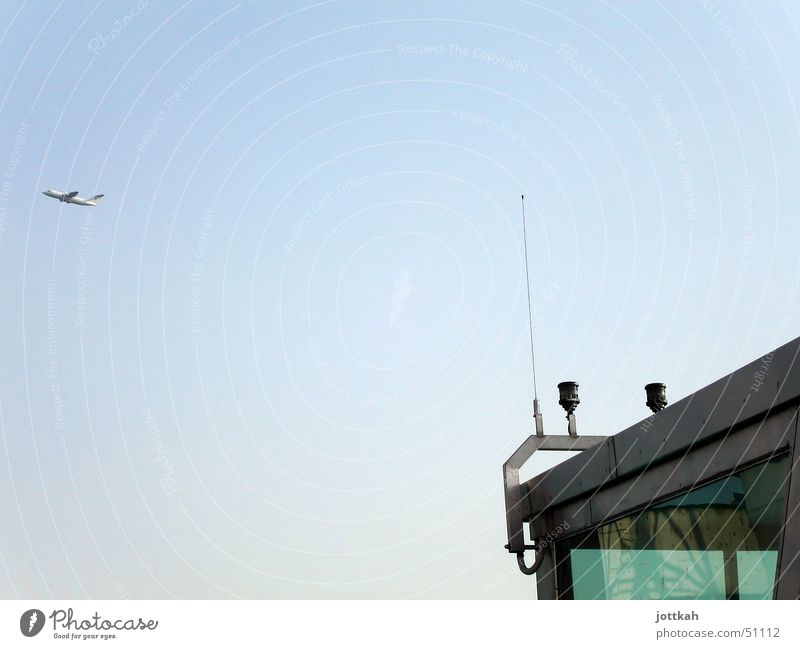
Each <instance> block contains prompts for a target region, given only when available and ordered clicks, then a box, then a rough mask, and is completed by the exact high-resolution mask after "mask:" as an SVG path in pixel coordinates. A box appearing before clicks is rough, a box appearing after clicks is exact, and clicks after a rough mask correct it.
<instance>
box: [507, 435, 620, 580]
mask: <svg viewBox="0 0 800 649" xmlns="http://www.w3.org/2000/svg"><path fill="white" fill-rule="evenodd" d="M537 428H538V426H537ZM537 433H538V431H537ZM606 439H608V438H607V437H605V436H603V435H581V436H578V435H572V434H570V435H567V436H565V435H544V434H536V435H531V436H530V437H528V439H526V440H525V441H524V442H523V443H522V445H521V446H520V447H519V448H518V449H517V450H516V451H514V453H512V455H511V457H510V458H508V459H507V460H506V462H505V464H503V484H504V488H505V497H506V529H507V531H508V545H507V546H506V548H508V551H509V552H510V553H512V554H516V555H517V564H518V565H519V569H520V570H521V571H522V572H523V573H525V574H526V575H532V574H534V573H535V572H536V571H537V570H538V569H539V566H541V564H542V560H543V559H544V553H545V551H546V545H544V546H543V545H540V544H536V545H535V546H529V545H525V531H524V529H523V523H524V522H525V520H526V519H527V518H529V517H530V514H531V512H530V511H529V509H528V503H527V500H526V499H523V497H522V489H521V488H520V483H519V471H520V469H521V468H522V466H523V465H524V464H525V463H526V462H527V461H528V460H529V459H530V458H531V457H532V456H533V454H534V453H535V452H536V451H585V450H586V449H589V448H592V447H593V446H596V445H597V444H599V443H600V442H603V441H605V440H606ZM533 548H537V549H538V551H537V553H536V559H535V561H534V563H533V565H532V566H531V567H530V568H528V567H527V566H526V565H525V550H530V549H533Z"/></svg>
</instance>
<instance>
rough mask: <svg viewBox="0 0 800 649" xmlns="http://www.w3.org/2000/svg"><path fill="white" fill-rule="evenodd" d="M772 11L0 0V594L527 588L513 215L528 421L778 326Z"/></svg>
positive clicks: (786, 49) (483, 592) (616, 421)
mask: <svg viewBox="0 0 800 649" xmlns="http://www.w3.org/2000/svg"><path fill="white" fill-rule="evenodd" d="M799 25H800V10H798V7H797V6H796V5H794V4H791V3H781V2H771V3H753V2H725V3H723V2H721V0H714V2H713V3H712V2H703V1H701V0H697V1H692V2H688V1H685V2H663V3H659V2H649V3H648V2H642V3H639V2H637V3H633V2H612V3H608V2H594V3H587V2H567V3H565V2H561V1H552V2H523V1H511V0H509V1H504V2H492V3H488V2H456V1H448V2H367V1H364V2H317V3H314V4H311V3H309V4H306V3H305V2H299V1H294V2H242V3H240V4H230V5H229V6H227V7H226V6H223V3H210V2H206V3H199V2H186V3H185V4H180V3H178V2H175V3H162V2H155V1H153V0H151V1H150V2H146V1H145V0H140V1H139V2H138V4H137V2H136V1H135V0H121V1H120V2H113V3H112V2H104V3H101V4H100V5H99V6H97V7H96V8H92V7H90V6H89V5H88V4H86V3H68V2H61V3H56V2H52V3H49V4H48V3H42V2H26V3H23V4H20V5H15V4H14V3H13V2H4V3H2V5H0V30H2V36H1V37H0V38H1V39H2V40H1V44H0V56H1V57H2V60H3V65H2V67H1V68H0V116H1V117H2V120H1V121H0V176H1V177H0V268H2V280H1V281H0V303H2V305H3V306H2V318H0V336H2V341H3V343H2V346H1V347H0V368H2V369H1V370H0V430H2V445H0V556H1V557H2V565H1V566H0V596H2V597H23V598H42V597H58V598H79V597H91V598H116V597H138V598H165V597H173V596H174V597H181V598H189V597H213V598H225V597H244V598H257V597H314V598H323V597H359V598H373V597H392V598H405V597H424V598H432V597H451V598H452V597H458V598H461V597H464V598H471V597H480V598H485V597H492V598H494V597H511V598H528V597H533V596H534V592H535V580H534V578H531V577H525V576H523V575H522V574H520V573H519V572H518V570H517V568H516V564H515V561H514V560H513V557H511V556H510V555H508V554H507V553H506V552H505V550H504V549H503V544H504V543H505V538H504V536H505V527H504V512H503V497H502V491H501V465H502V463H503V461H504V460H505V459H506V458H507V457H508V455H510V453H511V452H513V450H514V449H515V448H516V447H517V446H518V445H519V444H520V443H521V442H522V441H523V440H524V438H525V437H526V435H528V434H529V433H530V432H531V428H532V426H531V423H532V422H531V417H530V413H531V404H530V402H531V398H532V395H531V390H532V387H531V372H530V363H529V360H530V359H529V355H528V354H529V352H528V346H527V345H528V340H527V305H526V300H525V276H524V271H523V268H524V267H523V239H522V229H521V223H520V210H519V208H520V194H521V193H525V194H526V209H527V215H528V226H529V228H528V234H529V250H530V255H529V258H530V264H531V270H532V273H533V287H532V290H533V302H534V310H535V329H536V340H537V356H538V358H537V360H538V367H537V373H538V380H539V388H540V398H541V400H542V406H543V410H544V417H545V428H546V430H547V431H548V432H560V433H562V432H565V429H566V422H565V420H564V413H563V411H562V410H561V408H560V407H559V406H558V404H557V395H556V390H555V385H556V383H558V382H559V381H563V380H576V381H579V382H580V384H581V405H580V406H579V408H578V410H577V412H576V414H577V417H578V429H579V432H582V433H586V434H613V433H616V432H618V431H619V430H622V429H623V428H625V427H627V426H629V425H631V424H633V423H635V422H637V421H638V420H640V419H642V418H644V417H645V416H646V415H647V414H649V411H647V409H646V408H645V405H644V400H645V399H644V390H643V386H644V384H645V383H648V382H650V381H663V382H665V383H666V384H667V386H668V387H667V390H668V397H669V399H670V401H672V402H674V401H676V400H677V399H679V398H680V397H682V396H685V395H687V394H689V393H691V392H693V391H695V390H696V389H698V388H700V387H702V386H704V385H706V384H708V383H709V382H711V381H713V380H714V379H716V378H718V377H720V376H722V375H724V374H726V373H728V372H730V371H732V370H735V369H736V368H737V367H739V366H741V365H743V364H744V363H745V362H748V361H750V360H753V359H755V358H757V357H759V356H760V355H762V354H764V353H765V352H767V351H769V350H771V349H773V348H775V347H777V346H779V345H780V344H782V343H784V342H786V341H787V340H790V339H792V338H794V337H795V336H796V335H797V333H798V324H800V296H799V295H798V294H799V292H800V256H798V252H797V251H798V245H799V244H800V220H798V208H799V207H800V182H798V169H800V134H799V133H798V130H799V129H798V127H799V126H800V116H799V115H798V106H797V103H796V100H795V97H796V96H800V45H799V43H800V40H799V39H798V31H799V30H798V26H799ZM48 188H54V189H57V190H63V191H73V190H80V192H81V195H82V196H92V195H93V194H96V193H103V194H105V198H104V199H103V201H102V202H101V203H100V205H99V206H98V207H96V208H86V207H78V206H74V205H64V204H60V203H59V202H57V201H55V200H53V199H51V198H47V197H45V196H43V195H42V193H41V192H42V191H43V190H45V189H48ZM561 457H562V456H555V455H550V456H548V457H545V458H541V457H540V458H536V459H535V460H534V461H533V462H532V465H531V467H530V468H529V469H528V471H527V473H526V475H532V474H534V473H537V472H539V471H541V470H543V469H545V468H546V467H547V466H549V465H550V464H552V463H553V462H555V461H557V460H559V459H561Z"/></svg>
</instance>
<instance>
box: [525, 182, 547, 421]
mask: <svg viewBox="0 0 800 649" xmlns="http://www.w3.org/2000/svg"><path fill="white" fill-rule="evenodd" d="M522 242H523V246H524V248H525V282H526V285H527V287H528V331H529V332H530V335H531V370H532V372H533V418H534V420H535V422H536V434H537V435H544V426H543V424H542V415H541V413H540V412H539V392H538V390H537V387H536V352H535V350H534V345H533V307H532V306H531V274H530V271H529V270H528V230H527V228H526V225H525V194H522Z"/></svg>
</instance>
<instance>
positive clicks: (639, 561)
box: [556, 455, 789, 599]
mask: <svg viewBox="0 0 800 649" xmlns="http://www.w3.org/2000/svg"><path fill="white" fill-rule="evenodd" d="M788 472H789V456H788V455H783V456H781V457H777V458H773V459H771V460H769V461H767V462H762V463H760V464H758V465H755V466H752V467H749V468H747V469H743V470H741V471H738V472H736V473H733V474H731V475H729V476H727V477H725V478H722V479H719V480H716V481H714V482H712V483H709V484H706V485H704V486H701V487H697V488H695V489H692V490H691V491H688V492H686V493H685V494H682V495H680V496H678V497H675V498H672V499H670V500H667V501H665V502H661V503H659V504H657V505H653V506H652V507H649V508H648V509H645V510H643V511H641V512H638V513H635V514H631V515H628V516H625V517H623V518H620V519H618V520H615V521H613V522H611V523H608V524H606V525H602V526H600V527H598V528H596V529H594V530H592V531H591V532H589V533H585V534H582V535H579V536H574V537H571V538H569V539H565V540H564V541H562V542H560V543H557V544H556V554H557V557H558V562H559V564H558V574H559V584H561V585H562V586H561V587H562V589H563V590H562V597H566V598H574V599H771V598H772V591H773V587H774V584H775V569H776V565H777V560H778V543H779V540H780V531H781V526H782V523H783V520H784V515H785V510H786V500H785V492H786V484H787V478H788Z"/></svg>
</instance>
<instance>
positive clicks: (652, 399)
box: [644, 383, 667, 412]
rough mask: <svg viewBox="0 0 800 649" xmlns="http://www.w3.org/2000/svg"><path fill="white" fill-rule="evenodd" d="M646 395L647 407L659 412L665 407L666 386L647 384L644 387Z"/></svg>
mask: <svg viewBox="0 0 800 649" xmlns="http://www.w3.org/2000/svg"><path fill="white" fill-rule="evenodd" d="M644 391H645V392H646V393H647V404H646V405H647V407H648V408H650V410H652V411H653V412H659V411H661V410H663V409H664V408H666V407H667V386H666V385H664V384H663V383H648V384H647V385H645V386H644Z"/></svg>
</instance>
